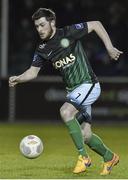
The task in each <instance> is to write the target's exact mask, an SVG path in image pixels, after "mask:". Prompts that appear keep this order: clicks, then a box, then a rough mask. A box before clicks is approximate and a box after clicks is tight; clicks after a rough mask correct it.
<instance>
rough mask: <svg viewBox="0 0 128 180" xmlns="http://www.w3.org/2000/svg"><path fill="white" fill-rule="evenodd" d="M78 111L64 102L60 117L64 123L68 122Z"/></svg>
mask: <svg viewBox="0 0 128 180" xmlns="http://www.w3.org/2000/svg"><path fill="white" fill-rule="evenodd" d="M77 112H78V110H77V109H76V108H75V107H74V106H73V105H72V104H71V103H68V102H65V103H64V104H63V105H62V107H61V108H60V115H61V117H62V119H63V120H64V121H69V120H71V119H73V118H74V116H75V114H76V113H77Z"/></svg>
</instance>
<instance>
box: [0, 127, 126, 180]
mask: <svg viewBox="0 0 128 180" xmlns="http://www.w3.org/2000/svg"><path fill="white" fill-rule="evenodd" d="M93 130H94V132H95V133H97V134H98V135H100V137H102V138H103V139H104V142H105V143H106V144H107V145H108V146H109V147H111V149H112V150H113V151H115V152H116V153H117V154H119V155H120V163H119V164H118V165H117V166H116V167H114V169H113V171H112V173H111V174H110V175H108V176H105V177H101V176H100V175H99V173H100V170H101V164H102V158H101V157H100V156H99V155H97V154H96V153H94V152H92V151H91V150H89V149H88V152H89V155H90V156H91V158H92V163H93V164H92V166H91V167H90V168H88V171H87V172H86V173H81V174H78V175H75V174H73V173H72V170H73V168H74V165H75V163H76V160H77V152H76V149H75V147H74V144H73V143H72V140H71V138H70V136H69V134H68V132H67V129H66V128H65V127H64V126H63V125H53V124H52V125H48V124H47V125H46V124H0V179H2V178H4V179H5V178H6V179H50V178H52V179H53V178H55V179H62V178H63V179H102V178H104V179H108V178H109V179H125V178H128V133H127V132H128V126H120V127H117V126H114V125H113V126H96V127H95V128H93ZM29 134H35V135H37V136H39V137H40V138H41V139H42V140H43V143H44V152H43V154H42V155H41V156H40V157H38V158H37V159H27V158H25V157H23V156H22V155H21V154H20V151H19V143H20V140H21V139H22V138H23V137H24V136H26V135H29Z"/></svg>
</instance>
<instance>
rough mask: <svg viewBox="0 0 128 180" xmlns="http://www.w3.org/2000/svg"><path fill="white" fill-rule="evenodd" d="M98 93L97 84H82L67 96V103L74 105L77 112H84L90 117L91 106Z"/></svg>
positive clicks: (98, 85) (98, 87)
mask: <svg viewBox="0 0 128 180" xmlns="http://www.w3.org/2000/svg"><path fill="white" fill-rule="evenodd" d="M100 93H101V88H100V84H99V83H95V84H87V83H83V84H81V85H80V86H78V87H77V88H76V89H74V90H73V91H72V92H69V93H68V94H67V102H69V103H71V104H72V105H74V106H75V107H76V108H77V109H78V110H79V111H82V112H84V111H86V112H87V113H88V114H89V115H90V116H91V104H93V103H94V102H95V101H96V100H97V99H98V97H99V96H100Z"/></svg>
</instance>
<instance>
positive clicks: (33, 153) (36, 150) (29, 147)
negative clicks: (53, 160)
mask: <svg viewBox="0 0 128 180" xmlns="http://www.w3.org/2000/svg"><path fill="white" fill-rule="evenodd" d="M42 151H43V142H42V141H41V139H40V138H39V137H37V136H35V135H28V136H26V137H24V138H23V139H22V140H21V142H20V152H21V153H22V154H23V155H24V156H25V157H26V158H30V159H33V158H37V157H38V156H40V154H41V153H42Z"/></svg>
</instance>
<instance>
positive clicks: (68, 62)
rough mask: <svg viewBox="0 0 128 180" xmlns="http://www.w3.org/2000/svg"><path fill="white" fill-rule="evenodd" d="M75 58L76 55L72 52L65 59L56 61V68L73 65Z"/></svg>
mask: <svg viewBox="0 0 128 180" xmlns="http://www.w3.org/2000/svg"><path fill="white" fill-rule="evenodd" d="M75 60H76V57H75V56H74V55H73V54H70V55H69V56H66V57H65V58H63V59H60V60H58V61H56V62H54V63H53V66H54V67H55V69H59V68H66V67H69V66H70V65H72V64H73V63H74V62H75Z"/></svg>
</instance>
